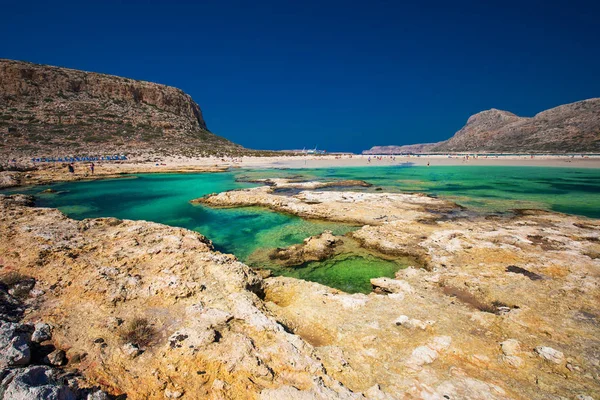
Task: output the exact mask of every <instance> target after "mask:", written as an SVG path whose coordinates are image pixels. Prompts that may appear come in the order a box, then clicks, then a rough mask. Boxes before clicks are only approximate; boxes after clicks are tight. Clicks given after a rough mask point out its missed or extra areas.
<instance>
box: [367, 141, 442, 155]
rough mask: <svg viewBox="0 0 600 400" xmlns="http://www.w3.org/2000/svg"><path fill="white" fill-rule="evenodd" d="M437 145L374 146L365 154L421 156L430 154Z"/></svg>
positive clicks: (437, 143)
mask: <svg viewBox="0 0 600 400" xmlns="http://www.w3.org/2000/svg"><path fill="white" fill-rule="evenodd" d="M440 143H441V142H436V143H421V144H406V145H404V146H373V147H371V148H370V149H369V150H365V151H363V152H362V153H363V154H406V153H410V154H419V153H428V152H429V151H430V150H431V149H432V148H433V147H435V146H437V145H439V144H440Z"/></svg>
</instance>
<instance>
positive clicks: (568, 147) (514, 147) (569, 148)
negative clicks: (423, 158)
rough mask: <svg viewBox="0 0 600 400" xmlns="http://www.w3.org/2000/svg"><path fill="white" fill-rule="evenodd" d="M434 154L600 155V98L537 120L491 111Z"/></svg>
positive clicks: (473, 118) (564, 107) (470, 122)
mask: <svg viewBox="0 0 600 400" xmlns="http://www.w3.org/2000/svg"><path fill="white" fill-rule="evenodd" d="M431 151H432V152H446V151H482V152H505V153H506V152H552V153H568V152H600V98H595V99H589V100H583V101H578V102H576V103H571V104H565V105H562V106H559V107H555V108H552V109H550V110H546V111H543V112H541V113H539V114H537V115H535V116H534V117H533V118H524V117H518V116H516V115H514V114H512V113H509V112H506V111H500V110H496V109H491V110H487V111H483V112H480V113H478V114H475V115H473V116H471V117H470V118H469V120H468V121H467V124H466V125H465V126H464V127H463V128H462V129H461V130H459V131H458V132H456V134H455V135H454V136H453V137H451V138H450V139H448V140H447V141H445V142H442V143H441V144H439V145H438V146H435V147H434V148H432V149H431Z"/></svg>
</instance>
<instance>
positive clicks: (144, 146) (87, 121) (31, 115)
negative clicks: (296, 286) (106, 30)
mask: <svg viewBox="0 0 600 400" xmlns="http://www.w3.org/2000/svg"><path fill="white" fill-rule="evenodd" d="M0 137H1V138H2V139H1V141H0V155H2V156H5V157H10V158H11V159H12V158H13V157H26V156H37V157H43V156H65V155H69V156H72V155H104V154H107V153H108V154H115V152H118V153H139V152H155V153H159V154H165V153H175V154H190V155H191V154H194V155H199V154H209V153H210V154H214V153H219V152H227V151H236V150H237V151H239V150H241V149H242V148H241V147H240V146H238V145H235V144H233V143H231V142H229V141H227V140H226V139H223V138H221V137H219V136H216V135H214V134H212V133H210V131H208V128H207V127H206V123H205V121H204V119H203V117H202V112H201V111H200V107H199V106H198V104H196V103H195V102H194V101H193V100H192V98H191V97H190V96H189V95H187V94H185V93H184V92H183V91H181V90H180V89H176V88H173V87H169V86H165V85H159V84H156V83H151V82H144V81H137V80H133V79H126V78H121V77H118V76H111V75H104V74H98V73H93V72H84V71H78V70H73V69H68V68H60V67H52V66H48V65H37V64H32V63H27V62H21V61H12V60H5V59H0Z"/></svg>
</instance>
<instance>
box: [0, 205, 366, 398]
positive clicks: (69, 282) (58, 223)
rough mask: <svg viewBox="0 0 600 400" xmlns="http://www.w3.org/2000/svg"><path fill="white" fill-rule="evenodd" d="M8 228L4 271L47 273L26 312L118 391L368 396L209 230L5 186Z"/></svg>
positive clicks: (75, 360) (1, 224) (95, 377)
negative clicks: (280, 315)
mask: <svg viewBox="0 0 600 400" xmlns="http://www.w3.org/2000/svg"><path fill="white" fill-rule="evenodd" d="M0 236H1V237H2V238H3V240H2V241H0V254H2V263H3V264H2V265H3V266H2V268H1V271H0V272H1V273H2V274H6V273H7V271H16V272H18V273H21V274H28V275H33V276H35V277H36V291H37V292H38V298H37V299H36V304H37V306H36V307H33V308H32V310H31V311H30V312H29V313H28V314H27V319H28V320H32V321H39V320H41V321H45V322H47V323H48V324H50V325H51V326H52V327H53V329H52V332H51V333H52V340H53V342H54V343H55V345H56V347H57V348H60V349H66V357H67V359H68V361H69V366H75V367H77V368H78V369H79V370H80V371H81V372H82V373H83V374H84V376H85V377H86V378H87V379H88V381H89V382H90V383H91V384H98V385H100V386H102V387H103V388H104V389H106V390H107V391H109V392H112V394H114V395H119V394H122V393H126V394H127V398H128V399H134V400H135V399H164V398H183V399H186V398H189V399H196V398H215V399H217V398H227V399H246V398H247V399H255V398H259V397H261V396H262V397H264V398H273V396H276V395H275V393H279V391H283V392H286V391H293V392H294V395H295V396H296V397H297V398H323V399H336V398H346V399H358V398H361V397H362V396H361V395H359V394H356V393H353V392H351V391H350V390H348V389H347V388H346V387H345V386H343V385H342V384H340V382H339V381H337V380H335V379H333V378H331V376H329V375H328V374H327V372H326V371H325V368H324V367H323V365H322V363H321V362H320V361H319V360H318V358H317V357H316V356H315V355H314V349H313V348H312V346H310V345H309V344H307V343H306V342H305V341H304V340H302V338H300V337H299V336H296V335H294V334H291V333H289V332H287V331H286V330H285V329H284V327H283V326H282V325H280V324H279V323H278V321H277V320H276V319H275V318H273V317H272V315H271V314H270V312H268V310H267V309H266V307H265V305H264V303H263V302H262V300H261V297H262V296H263V295H264V293H263V281H262V279H261V278H260V277H259V276H258V275H256V273H254V272H253V271H252V270H251V269H250V268H249V267H247V266H246V265H244V264H242V263H241V262H239V261H237V260H236V259H235V257H233V256H231V255H226V254H221V253H218V252H216V251H214V250H213V248H212V244H211V242H210V241H209V240H207V239H206V238H205V237H203V236H202V235H199V234H197V233H195V232H191V231H188V230H185V229H179V228H171V227H167V226H164V225H160V224H155V223H150V222H145V221H121V220H118V219H115V218H103V219H92V220H84V221H74V220H71V219H68V218H66V217H65V216H64V215H63V214H61V213H60V212H59V211H58V210H52V209H41V208H31V207H27V206H24V205H22V203H20V202H17V201H14V200H13V196H2V197H0ZM0 275H1V274H0ZM38 327H39V331H40V335H39V336H42V335H41V334H42V333H44V331H47V329H46V327H45V326H44V325H42V324H39V326H38ZM32 332H33V330H32ZM46 333H47V332H46ZM28 338H29V339H28V340H29V341H31V333H30V334H29V337H28ZM26 342H27V340H26ZM10 343H13V342H11V341H9V344H10ZM0 345H1V343H0ZM17 345H18V346H17V347H18V350H22V349H21V347H22V346H21V345H20V342H18V343H17ZM5 347H6V346H5ZM13 347H14V346H13ZM9 350H10V354H16V353H15V352H14V351H12V350H11V349H9ZM23 358H24V357H20V358H18V357H11V358H7V359H8V360H10V362H11V363H13V364H15V363H20V362H21V361H20V360H21V359H23ZM0 359H2V358H0ZM51 359H52V360H51ZM48 360H49V361H53V362H56V363H60V362H61V360H60V359H59V357H58V355H54V356H52V357H50V356H49V357H48ZM40 374H45V372H43V371H42V372H40V373H37V372H36V376H41V375H40ZM40 382H41V383H40V385H41V386H44V385H45V383H44V382H46V381H45V380H43V379H42V380H40ZM7 390H8V389H7ZM11 390H12V389H11ZM279 398H281V397H279Z"/></svg>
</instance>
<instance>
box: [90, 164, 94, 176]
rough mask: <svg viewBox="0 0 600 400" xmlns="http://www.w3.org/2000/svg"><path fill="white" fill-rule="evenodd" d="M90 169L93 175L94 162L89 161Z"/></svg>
mask: <svg viewBox="0 0 600 400" xmlns="http://www.w3.org/2000/svg"><path fill="white" fill-rule="evenodd" d="M90 171H91V172H92V175H94V163H90Z"/></svg>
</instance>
